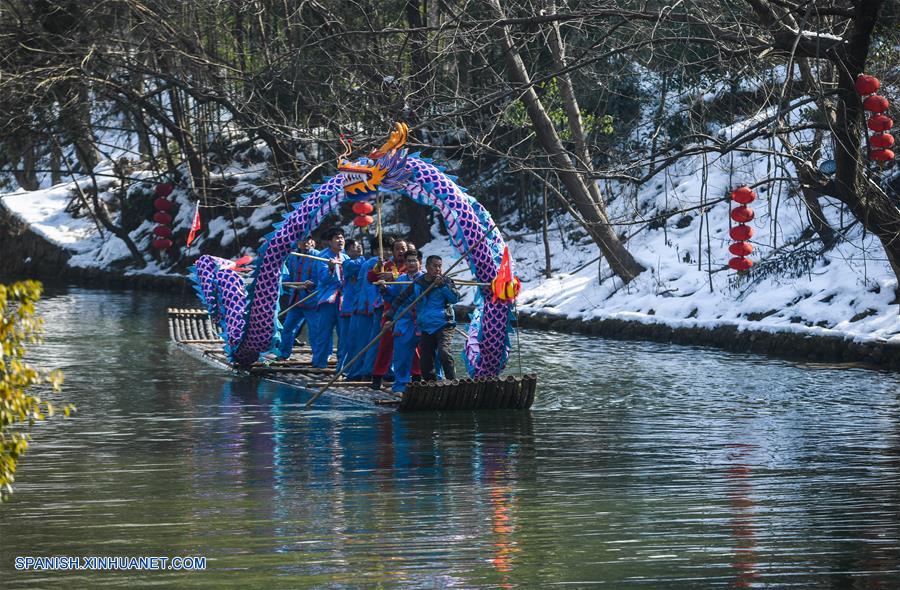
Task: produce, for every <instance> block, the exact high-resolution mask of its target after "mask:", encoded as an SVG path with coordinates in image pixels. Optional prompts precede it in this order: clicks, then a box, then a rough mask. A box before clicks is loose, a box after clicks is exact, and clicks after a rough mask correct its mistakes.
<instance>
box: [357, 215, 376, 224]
mask: <svg viewBox="0 0 900 590" xmlns="http://www.w3.org/2000/svg"><path fill="white" fill-rule="evenodd" d="M374 221H375V220H374V219H372V216H371V215H357V216H356V217H354V218H353V225H355V226H356V227H368V226H370V225H372V223H373V222H374Z"/></svg>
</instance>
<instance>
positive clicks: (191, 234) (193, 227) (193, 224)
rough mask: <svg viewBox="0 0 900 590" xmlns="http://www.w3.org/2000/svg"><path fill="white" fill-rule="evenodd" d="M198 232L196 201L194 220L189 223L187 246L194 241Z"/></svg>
mask: <svg viewBox="0 0 900 590" xmlns="http://www.w3.org/2000/svg"><path fill="white" fill-rule="evenodd" d="M198 231H200V201H197V208H196V209H194V220H193V221H192V222H191V231H190V232H188V237H187V245H188V246H190V245H191V242H193V241H194V238H195V237H196V236H197V232H198Z"/></svg>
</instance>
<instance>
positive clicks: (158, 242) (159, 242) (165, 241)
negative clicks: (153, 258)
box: [153, 238, 172, 250]
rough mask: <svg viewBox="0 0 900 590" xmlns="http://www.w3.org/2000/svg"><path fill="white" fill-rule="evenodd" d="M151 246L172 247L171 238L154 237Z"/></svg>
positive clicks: (158, 248) (158, 247) (157, 247)
mask: <svg viewBox="0 0 900 590" xmlns="http://www.w3.org/2000/svg"><path fill="white" fill-rule="evenodd" d="M153 247H154V248H156V249H157V250H168V249H169V248H171V247H172V240H170V239H169V238H156V239H155V240H153Z"/></svg>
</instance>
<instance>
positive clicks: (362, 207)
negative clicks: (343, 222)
mask: <svg viewBox="0 0 900 590" xmlns="http://www.w3.org/2000/svg"><path fill="white" fill-rule="evenodd" d="M374 209H375V208H374V207H372V204H371V203H367V202H366V201H357V202H355V203H353V212H354V213H356V214H357V215H368V214H369V213H371V212H372V211H373V210H374Z"/></svg>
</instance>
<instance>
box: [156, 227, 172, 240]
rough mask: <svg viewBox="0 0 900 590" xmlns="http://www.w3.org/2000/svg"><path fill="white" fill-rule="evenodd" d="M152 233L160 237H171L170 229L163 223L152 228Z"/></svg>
mask: <svg viewBox="0 0 900 590" xmlns="http://www.w3.org/2000/svg"><path fill="white" fill-rule="evenodd" d="M153 233H154V234H156V235H158V236H159V237H161V238H171V237H172V229H171V228H169V227H167V226H165V225H157V226H156V227H154V228H153Z"/></svg>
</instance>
